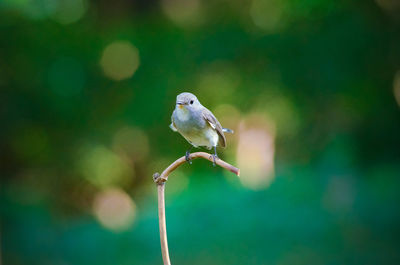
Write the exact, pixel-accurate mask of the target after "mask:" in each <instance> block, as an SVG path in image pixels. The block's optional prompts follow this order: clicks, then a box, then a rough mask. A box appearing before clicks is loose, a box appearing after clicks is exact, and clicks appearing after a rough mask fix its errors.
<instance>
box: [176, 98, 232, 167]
mask: <svg viewBox="0 0 400 265" xmlns="http://www.w3.org/2000/svg"><path fill="white" fill-rule="evenodd" d="M170 128H171V129H172V131H174V132H178V133H180V134H181V135H182V136H183V138H185V139H186V140H187V141H188V142H189V143H190V144H191V145H192V146H191V147H190V148H189V149H188V150H187V151H186V154H185V158H186V161H188V162H189V163H190V164H191V161H190V151H191V149H192V148H193V147H196V148H199V147H205V148H207V149H208V150H211V149H212V148H213V149H214V154H213V155H212V157H213V165H214V166H215V160H216V159H217V158H218V155H217V146H221V147H223V148H225V147H226V138H225V135H224V133H233V130H231V129H227V128H223V127H222V126H221V124H220V123H219V121H218V120H217V118H216V117H215V116H214V114H213V113H212V112H211V111H210V110H209V109H207V108H206V107H204V106H203V105H202V104H201V103H200V101H199V100H198V99H197V97H196V96H195V95H193V94H192V93H189V92H183V93H181V94H179V95H178V96H177V97H176V104H175V109H174V111H173V113H172V116H171V125H170Z"/></svg>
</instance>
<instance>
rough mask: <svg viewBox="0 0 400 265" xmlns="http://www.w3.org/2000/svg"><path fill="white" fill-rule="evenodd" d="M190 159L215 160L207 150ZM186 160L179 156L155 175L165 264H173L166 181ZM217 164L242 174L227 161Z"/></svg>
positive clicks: (193, 155)
mask: <svg viewBox="0 0 400 265" xmlns="http://www.w3.org/2000/svg"><path fill="white" fill-rule="evenodd" d="M189 158H190V159H196V158H203V159H206V160H208V161H210V162H213V157H212V155H210V154H208V153H205V152H196V153H193V154H190V156H189ZM185 162H186V158H185V156H183V157H181V158H178V159H177V160H176V161H175V162H173V163H172V164H171V165H169V166H168V167H167V168H166V169H165V170H164V171H163V172H162V173H161V175H160V174H158V173H155V174H154V175H153V180H154V182H155V183H156V184H157V196H158V223H159V227H160V243H161V252H162V258H163V262H164V265H171V261H170V259H169V252H168V241H167V226H166V222H165V182H166V181H167V180H168V176H169V175H170V174H171V173H172V172H173V171H174V170H175V169H177V168H178V167H179V166H180V165H182V164H184V163H185ZM215 164H217V165H218V166H220V167H223V168H225V169H226V170H229V171H231V172H233V173H235V174H236V175H238V176H239V175H240V170H239V169H238V168H236V167H234V166H232V165H231V164H228V163H226V162H225V161H223V160H221V159H219V158H217V159H216V161H215Z"/></svg>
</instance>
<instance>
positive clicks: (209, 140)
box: [183, 127, 219, 148]
mask: <svg viewBox="0 0 400 265" xmlns="http://www.w3.org/2000/svg"><path fill="white" fill-rule="evenodd" d="M183 136H184V137H185V138H186V140H188V141H189V142H190V143H192V144H193V145H194V146H196V147H198V146H205V147H207V148H211V147H213V146H217V144H218V139H219V138H218V133H217V132H216V131H215V130H214V129H212V128H211V127H207V128H205V129H204V130H201V132H198V133H193V134H187V135H183Z"/></svg>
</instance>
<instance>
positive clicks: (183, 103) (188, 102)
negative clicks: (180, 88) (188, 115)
mask: <svg viewBox="0 0 400 265" xmlns="http://www.w3.org/2000/svg"><path fill="white" fill-rule="evenodd" d="M200 106H201V104H200V102H199V100H198V99H197V97H196V96H195V95H193V94H192V93H189V92H184V93H181V94H179V95H178V96H177V97H176V108H177V109H185V108H186V109H188V110H190V109H196V108H198V107H200Z"/></svg>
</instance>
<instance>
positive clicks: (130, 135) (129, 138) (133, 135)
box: [112, 126, 150, 162]
mask: <svg viewBox="0 0 400 265" xmlns="http://www.w3.org/2000/svg"><path fill="white" fill-rule="evenodd" d="M112 148H113V150H114V151H115V152H116V153H117V154H119V155H121V156H123V157H125V158H126V159H127V160H129V161H132V162H135V161H143V160H145V159H146V158H147V156H148V154H149V149H150V147H149V138H148V136H147V134H146V133H145V132H144V131H143V130H142V129H139V128H137V127H128V126H126V127H122V128H120V129H119V130H117V132H116V133H115V135H114V137H113V142H112Z"/></svg>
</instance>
